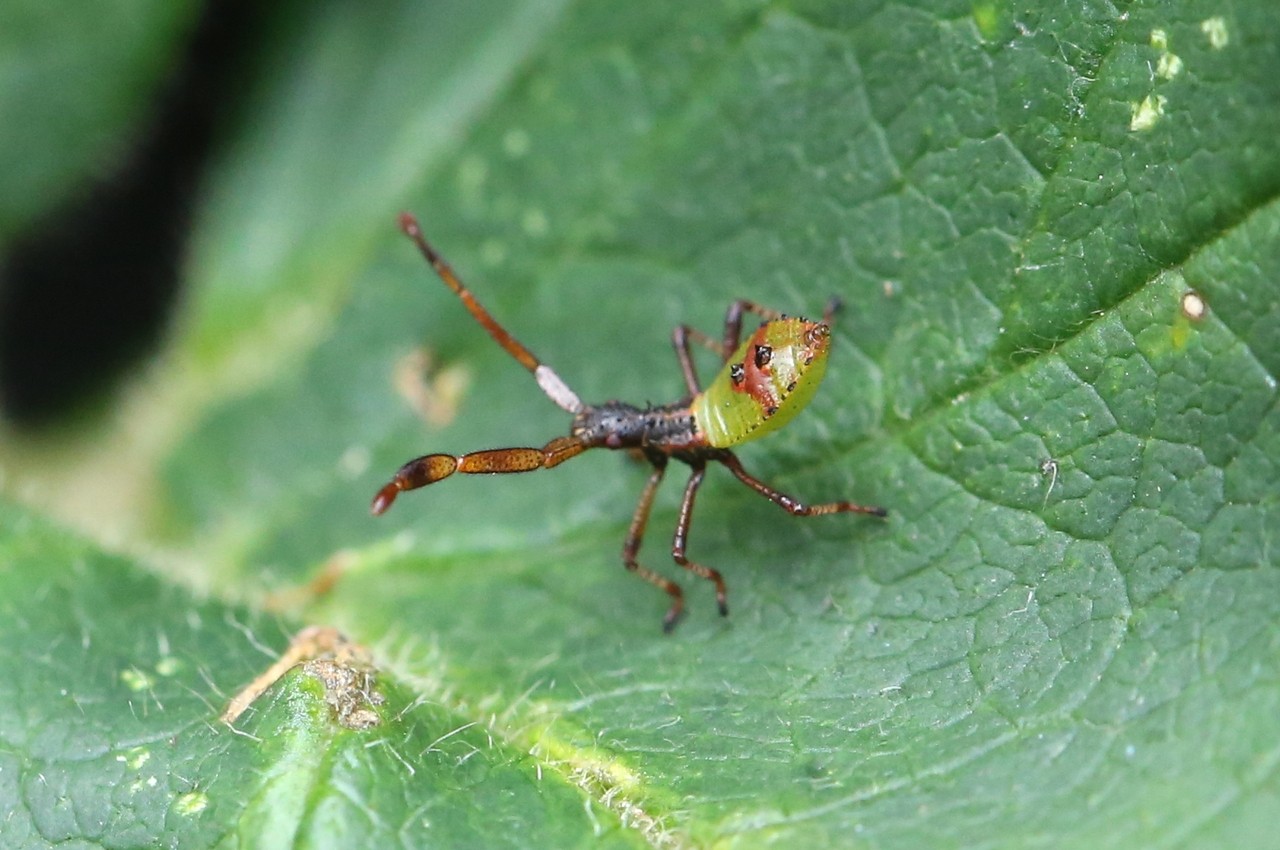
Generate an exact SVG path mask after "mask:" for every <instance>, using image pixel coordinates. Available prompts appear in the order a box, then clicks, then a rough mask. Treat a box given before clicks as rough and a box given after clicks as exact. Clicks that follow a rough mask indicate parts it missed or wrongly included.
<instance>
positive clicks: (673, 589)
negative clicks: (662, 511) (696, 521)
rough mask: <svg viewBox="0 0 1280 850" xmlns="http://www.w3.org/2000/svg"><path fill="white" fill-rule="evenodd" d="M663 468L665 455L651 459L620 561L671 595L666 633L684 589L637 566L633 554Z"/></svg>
mask: <svg viewBox="0 0 1280 850" xmlns="http://www.w3.org/2000/svg"><path fill="white" fill-rule="evenodd" d="M666 471H667V461H666V458H661V459H660V460H657V461H655V462H654V464H653V472H651V473H650V474H649V480H648V481H647V482H645V485H644V490H643V491H642V492H641V493H640V501H639V502H638V503H637V504H636V512H635V513H634V514H633V515H632V517H631V527H630V528H629V529H627V540H626V542H625V543H623V544H622V563H623V564H624V565H625V566H626V568H627V569H628V570H630V571H631V572H633V573H635V574H636V575H638V576H640V578H642V579H644V580H645V581H647V582H649V583H650V584H652V585H654V586H656V587H660V588H662V589H663V590H665V591H666V592H667V595H668V596H670V597H671V607H670V608H668V609H667V614H666V616H664V617H663V618H662V630H663V631H664V632H666V633H667V634H670V633H671V630H672V629H674V628H675V627H676V621H678V620H679V619H680V615H681V614H682V613H683V612H684V592H683V591H682V590H680V585H678V584H676V583H675V582H674V581H672V580H671V579H669V578H666V577H665V576H660V575H658V574H657V573H655V572H654V571H653V570H651V569H649V568H648V567H645V566H641V564H640V562H639V561H637V560H636V555H637V554H639V552H640V543H641V541H642V540H643V539H644V529H645V526H646V525H647V524H648V523H649V510H650V509H651V508H652V507H653V497H654V495H655V494H656V493H657V492H658V485H659V484H661V483H662V475H663V473H664V472H666Z"/></svg>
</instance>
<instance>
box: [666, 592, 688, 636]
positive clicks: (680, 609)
mask: <svg viewBox="0 0 1280 850" xmlns="http://www.w3.org/2000/svg"><path fill="white" fill-rule="evenodd" d="M683 614H684V603H683V602H682V601H681V600H679V599H677V600H676V601H675V602H672V603H671V607H670V608H669V609H667V614H666V616H665V617H663V618H662V633H663V634H664V635H669V634H671V633H672V632H674V631H675V630H676V623H678V622H680V617H681V616H682V615H683Z"/></svg>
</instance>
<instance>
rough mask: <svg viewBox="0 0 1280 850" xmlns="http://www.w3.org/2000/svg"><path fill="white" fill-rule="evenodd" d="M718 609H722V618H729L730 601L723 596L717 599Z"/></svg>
mask: <svg viewBox="0 0 1280 850" xmlns="http://www.w3.org/2000/svg"><path fill="white" fill-rule="evenodd" d="M716 607H717V608H719V609H720V616H721V617H727V616H729V601H728V600H727V599H725V598H724V597H723V596H717V597H716Z"/></svg>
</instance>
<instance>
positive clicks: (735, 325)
mask: <svg viewBox="0 0 1280 850" xmlns="http://www.w3.org/2000/svg"><path fill="white" fill-rule="evenodd" d="M744 311H746V312H749V313H755V314H756V315H757V316H759V317H760V318H762V319H764V320H765V321H766V322H772V321H774V320H776V319H781V318H782V313H780V312H778V311H777V310H771V309H770V308H768V307H762V306H760V305H759V304H757V303H756V302H754V301H748V300H746V299H745V298H739V299H738V300H737V301H734V302H733V303H732V304H730V305H729V310H728V312H726V313H725V314H724V346H723V348H722V349H721V351H720V356H721V357H722V358H723V359H724V360H725V361H728V359H729V358H730V357H732V356H733V352H735V351H737V350H738V343H739V342H740V341H741V339H742V314H743V312H744Z"/></svg>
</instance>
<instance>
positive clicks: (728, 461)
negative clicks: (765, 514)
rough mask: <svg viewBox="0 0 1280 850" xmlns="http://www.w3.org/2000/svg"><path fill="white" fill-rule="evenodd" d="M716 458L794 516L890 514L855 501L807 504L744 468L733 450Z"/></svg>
mask: <svg viewBox="0 0 1280 850" xmlns="http://www.w3.org/2000/svg"><path fill="white" fill-rule="evenodd" d="M715 459H716V460H718V461H720V462H721V463H723V464H724V465H725V466H727V467H729V471H730V472H732V473H733V474H734V475H736V476H737V477H738V480H739V481H741V482H742V483H743V484H746V485H747V486H748V487H750V488H751V489H752V490H755V491H756V492H757V493H759V494H760V495H761V496H764V497H765V498H766V499H768V500H769V501H771V502H773V503H774V504H775V505H778V506H779V507H780V508H782V509H783V510H784V511H786V512H787V513H789V514H791V515H793V516H822V515H824V514H839V513H854V514H868V515H870V516H878V517H883V516H888V515H889V512H888V511H886V510H885V509H884V508H880V507H876V506H875V505H859V504H857V503H855V502H826V503H824V504H821V505H805V504H803V503H801V502H800V501H799V500H797V499H795V498H793V497H791V496H788V495H787V494H786V493H783V492H781V491H780V490H775V489H774V488H772V487H770V486H769V485H768V484H765V483H764V482H763V481H761V480H760V479H759V478H756V477H754V476H753V475H751V474H750V473H749V472H747V471H746V470H745V469H743V468H742V464H741V463H740V462H739V461H738V458H737V456H736V455H734V454H733V452H729V451H724V452H720V453H718V454H717V455H716V458H715Z"/></svg>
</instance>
